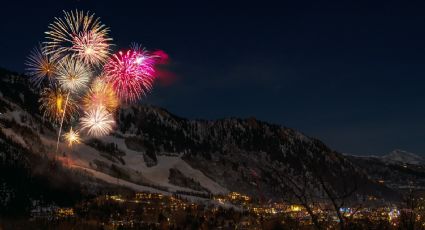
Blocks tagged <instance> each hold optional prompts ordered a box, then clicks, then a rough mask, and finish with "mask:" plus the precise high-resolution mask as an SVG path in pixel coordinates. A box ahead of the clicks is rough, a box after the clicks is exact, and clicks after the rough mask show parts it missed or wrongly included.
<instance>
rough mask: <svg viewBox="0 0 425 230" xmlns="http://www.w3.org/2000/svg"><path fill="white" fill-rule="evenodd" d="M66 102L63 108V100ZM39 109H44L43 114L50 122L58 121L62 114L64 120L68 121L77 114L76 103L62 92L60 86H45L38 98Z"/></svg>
mask: <svg viewBox="0 0 425 230" xmlns="http://www.w3.org/2000/svg"><path fill="white" fill-rule="evenodd" d="M67 97H68V102H67V105H66V110H65V102H66V99H67ZM39 102H40V103H41V105H40V110H42V111H44V112H43V116H44V117H45V118H47V119H49V120H50V121H52V122H55V123H60V122H61V120H62V116H64V121H70V120H71V119H72V118H73V117H74V116H75V115H76V114H77V108H78V106H77V104H76V103H75V101H74V100H73V99H72V98H70V97H69V96H68V94H66V93H65V92H63V91H62V90H61V89H60V88H57V87H56V88H45V89H44V90H43V91H42V92H41V98H40V99H39Z"/></svg>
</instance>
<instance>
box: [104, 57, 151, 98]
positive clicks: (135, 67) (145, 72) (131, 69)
mask: <svg viewBox="0 0 425 230" xmlns="http://www.w3.org/2000/svg"><path fill="white" fill-rule="evenodd" d="M154 65H155V57H154V56H151V55H149V53H148V52H146V51H144V50H139V49H131V50H128V51H127V52H118V54H114V55H113V56H112V57H111V58H110V59H109V61H108V62H107V63H106V64H105V66H104V74H105V80H106V81H107V82H109V83H110V84H112V87H113V88H114V90H115V91H116V93H117V95H118V97H119V98H120V99H122V100H124V101H126V102H127V101H128V102H134V101H136V100H138V99H140V98H141V97H142V96H144V95H146V93H148V92H149V91H150V90H151V89H152V84H153V80H154V74H155V69H154Z"/></svg>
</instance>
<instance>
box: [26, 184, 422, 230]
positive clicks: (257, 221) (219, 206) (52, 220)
mask: <svg viewBox="0 0 425 230" xmlns="http://www.w3.org/2000/svg"><path fill="white" fill-rule="evenodd" d="M421 200H422V199H421ZM419 203H420V202H419ZM419 203H418V204H419ZM312 210H313V212H314V215H315V216H317V217H318V219H319V221H320V223H321V224H322V225H323V226H326V227H327V228H329V229H332V228H337V226H338V218H337V216H336V214H335V212H333V211H332V209H331V208H330V207H329V206H328V205H326V204H316V205H315V206H314V207H312ZM340 211H341V213H343V215H344V217H345V219H346V221H347V222H349V223H350V225H352V226H359V227H362V226H363V227H365V226H373V225H374V226H377V227H378V228H385V229H398V228H399V227H400V225H402V226H406V225H408V224H414V225H415V226H416V227H423V226H425V219H424V217H425V215H424V214H425V206H424V207H422V206H416V207H415V208H414V209H408V208H399V207H397V206H396V205H387V206H375V207H361V206H359V207H344V208H341V210H340ZM412 217H413V219H412ZM406 221H410V222H411V223H410V222H409V223H406ZM412 221H413V222H412ZM30 222H31V224H32V226H34V225H35V226H50V227H51V226H52V225H53V226H56V227H57V228H72V227H73V226H78V227H79V228H84V229H188V228H189V229H281V228H290V229H291V228H297V229H311V228H313V223H312V218H311V215H310V214H309V213H308V211H307V210H306V208H305V207H304V206H302V205H299V204H295V203H292V204H291V203H285V202H280V203H275V202H270V203H266V204H261V203H260V202H259V201H257V200H256V199H253V198H251V197H249V196H247V195H244V194H240V193H237V192H231V193H229V194H226V195H214V196H213V197H212V199H204V198H202V199H201V198H194V197H189V196H184V195H172V196H167V195H163V194H159V193H148V192H138V193H134V194H131V195H102V196H98V197H96V198H94V199H91V200H87V201H84V202H81V203H79V204H78V205H75V206H74V207H57V206H54V205H50V206H41V205H37V204H36V205H35V206H34V209H33V210H32V211H31V219H30ZM418 229H420V228H418Z"/></svg>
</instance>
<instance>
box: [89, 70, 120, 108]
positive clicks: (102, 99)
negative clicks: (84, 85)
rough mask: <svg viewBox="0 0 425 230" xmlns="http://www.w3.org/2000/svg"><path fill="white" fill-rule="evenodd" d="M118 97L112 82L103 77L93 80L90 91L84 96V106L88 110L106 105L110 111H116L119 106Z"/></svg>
mask: <svg viewBox="0 0 425 230" xmlns="http://www.w3.org/2000/svg"><path fill="white" fill-rule="evenodd" d="M118 105H119V103H118V98H117V95H116V94H115V91H114V90H113V88H112V86H111V84H109V83H106V82H105V81H103V80H102V78H97V79H96V80H94V81H93V83H92V85H91V87H90V90H89V92H87V94H86V96H85V97H84V98H83V107H84V109H85V110H86V111H88V110H92V109H96V108H97V107H104V108H105V109H106V110H107V111H108V112H111V113H112V112H114V111H116V109H117V108H118Z"/></svg>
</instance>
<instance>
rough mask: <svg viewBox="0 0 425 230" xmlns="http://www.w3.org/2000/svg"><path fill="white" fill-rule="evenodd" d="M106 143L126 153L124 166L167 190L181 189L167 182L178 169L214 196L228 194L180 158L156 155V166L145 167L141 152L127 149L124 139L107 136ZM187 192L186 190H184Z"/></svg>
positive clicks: (104, 139)
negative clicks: (171, 173) (171, 172)
mask: <svg viewBox="0 0 425 230" xmlns="http://www.w3.org/2000/svg"><path fill="white" fill-rule="evenodd" d="M102 140H103V141H106V142H109V143H111V142H114V143H115V144H117V145H118V148H119V149H121V150H123V151H124V152H126V156H124V157H123V158H124V160H125V162H126V166H127V167H129V168H131V169H134V170H136V171H140V172H142V174H143V175H144V176H145V177H146V178H148V179H149V180H151V181H154V182H156V183H158V184H159V185H161V186H166V187H169V188H173V189H174V188H176V189H181V187H178V186H175V185H172V184H170V183H169V181H168V177H169V174H170V169H171V168H175V169H178V170H179V171H180V172H181V173H183V175H185V176H186V177H190V178H193V179H194V180H195V181H198V182H199V183H200V184H201V186H202V187H204V188H206V189H208V190H209V191H210V192H212V193H214V194H218V193H228V190H227V189H225V188H223V187H221V186H220V185H219V184H217V183H216V182H214V181H213V180H211V179H210V178H208V177H207V176H205V175H204V174H203V173H202V172H201V171H199V170H196V169H193V168H192V167H191V166H190V165H189V164H187V163H186V162H185V161H184V160H182V159H181V156H163V155H157V160H158V164H157V165H155V166H152V167H147V166H146V164H145V162H144V160H143V155H142V153H141V152H137V151H133V150H130V149H128V148H127V146H126V144H125V143H124V139H121V138H116V137H112V136H107V137H104V138H102ZM186 190H187V189H186Z"/></svg>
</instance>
